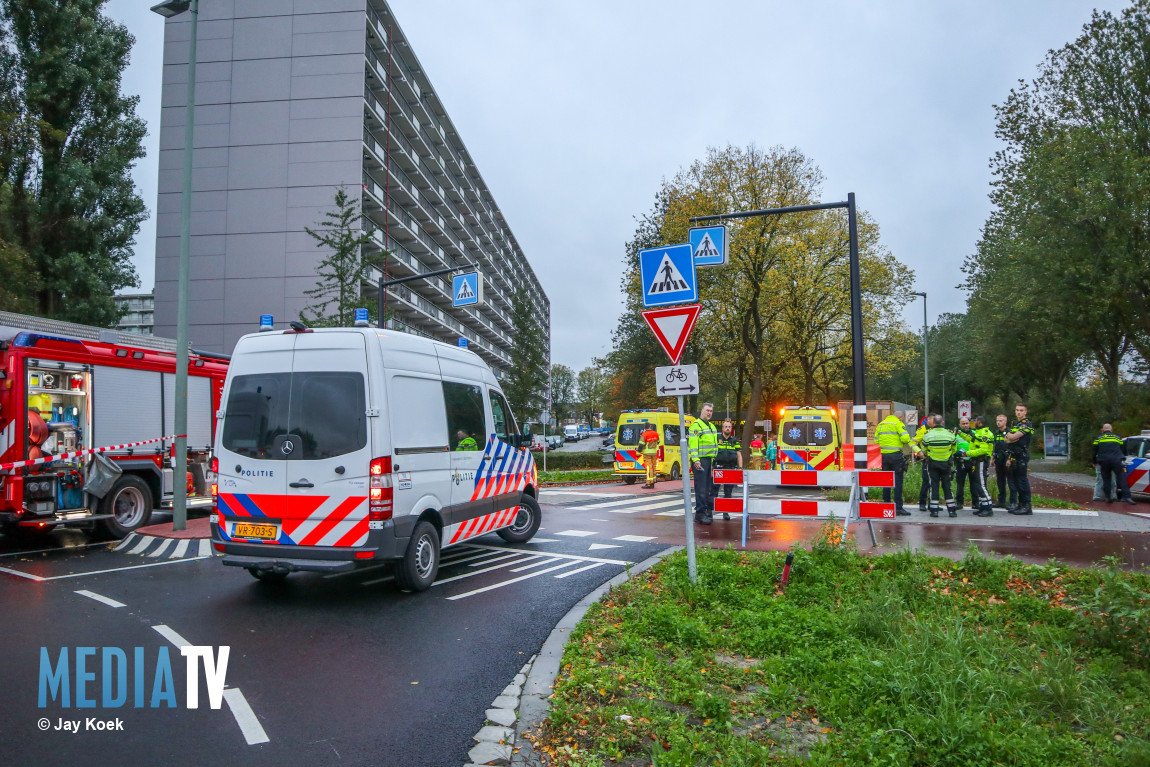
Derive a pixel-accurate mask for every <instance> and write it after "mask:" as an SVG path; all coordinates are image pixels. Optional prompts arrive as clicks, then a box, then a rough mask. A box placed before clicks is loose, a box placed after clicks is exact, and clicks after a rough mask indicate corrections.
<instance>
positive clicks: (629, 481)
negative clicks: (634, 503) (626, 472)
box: [623, 476, 639, 485]
mask: <svg viewBox="0 0 1150 767" xmlns="http://www.w3.org/2000/svg"><path fill="white" fill-rule="evenodd" d="M638 479H639V478H638V477H635V476H630V477H623V481H624V482H626V483H627V484H628V485H633V484H635V481H636V480H638Z"/></svg>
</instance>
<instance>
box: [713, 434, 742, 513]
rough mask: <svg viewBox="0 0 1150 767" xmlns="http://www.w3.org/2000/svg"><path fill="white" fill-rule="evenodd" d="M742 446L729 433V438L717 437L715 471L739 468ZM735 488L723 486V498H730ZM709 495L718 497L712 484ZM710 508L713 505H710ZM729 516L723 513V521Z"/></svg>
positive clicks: (715, 487) (729, 485)
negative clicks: (717, 446)
mask: <svg viewBox="0 0 1150 767" xmlns="http://www.w3.org/2000/svg"><path fill="white" fill-rule="evenodd" d="M742 449H743V447H742V445H740V444H739V438H738V437H736V436H735V435H734V432H732V433H731V436H729V437H724V436H723V435H722V434H720V435H719V453H718V455H716V456H715V468H716V469H737V468H739V451H740V450H742ZM734 490H735V486H734V485H732V484H724V485H723V497H724V498H730V497H731V493H732V492H734ZM711 494H712V495H713V496H714V497H715V498H718V497H719V488H718V487H717V486H715V485H714V484H712V485H711ZM711 505H712V506H713V505H714V503H712V504H711ZM730 518H731V515H730V514H729V513H728V512H725V511H724V512H723V519H730Z"/></svg>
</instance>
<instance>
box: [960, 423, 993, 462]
mask: <svg viewBox="0 0 1150 767" xmlns="http://www.w3.org/2000/svg"><path fill="white" fill-rule="evenodd" d="M954 439H955V444H956V447H957V448H958V452H960V453H966V458H967V459H968V460H976V459H978V458H982V457H983V456H986V455H990V450H989V449H988V448H987V447H986V446H984V445H983V444H982V443H981V442H979V441H978V435H977V434H976V433H975V432H974V431H963V430H962V429H959V430H958V431H956V432H955V433H954Z"/></svg>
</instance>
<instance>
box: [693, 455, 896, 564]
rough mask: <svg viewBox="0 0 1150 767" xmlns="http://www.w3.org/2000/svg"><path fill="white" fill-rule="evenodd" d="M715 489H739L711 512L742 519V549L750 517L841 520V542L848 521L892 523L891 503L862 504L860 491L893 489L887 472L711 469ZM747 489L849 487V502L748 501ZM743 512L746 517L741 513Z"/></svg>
mask: <svg viewBox="0 0 1150 767" xmlns="http://www.w3.org/2000/svg"><path fill="white" fill-rule="evenodd" d="M713 478H714V481H715V484H716V485H742V487H743V494H742V495H743V497H742V498H722V497H719V498H716V499H715V511H716V512H725V513H728V514H742V515H743V546H746V545H747V525H748V522H747V519H748V517H750V515H751V514H763V515H770V516H796V517H831V516H834V517H837V518H839V519H842V520H843V540H846V529H847V527H848V526H849V525H850V520H851V517H852V516H854V517H857V518H859V519H894V517H895V511H894V504H893V503H882V502H875V501H863V500H862V497H863V491H862V488H866V487H890V488H893V487H894V472H891V471H773V470H772V471H767V470H761V471H760V470H751V469H715V470H714V473H713ZM751 485H774V486H777V487H849V488H850V489H851V496H850V500H849V501H821V500H810V501H804V500H789V499H774V498H751V497H750V486H751ZM744 511H745V512H746V513H744Z"/></svg>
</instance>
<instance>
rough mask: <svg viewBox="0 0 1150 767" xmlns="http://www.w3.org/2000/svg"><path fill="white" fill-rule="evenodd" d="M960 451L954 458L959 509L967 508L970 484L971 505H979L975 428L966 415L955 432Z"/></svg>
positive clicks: (959, 421)
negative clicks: (971, 426) (974, 457)
mask: <svg viewBox="0 0 1150 767" xmlns="http://www.w3.org/2000/svg"><path fill="white" fill-rule="evenodd" d="M954 438H955V440H956V442H957V446H958V451H957V456H956V457H955V459H954V464H955V465H954V473H955V486H956V487H955V490H956V493H955V494H956V495H957V496H958V510H959V511H962V510H963V509H964V508H966V492H965V491H966V487H967V485H969V486H970V505H971V507H972V508H974V507H977V506H978V505H979V503H978V502H979V500H980V498H979V495H980V493H979V488H978V476H977V475H978V465H977V464H976V462H975V460H974V459H973V458H972V457H971V453H972V452H974V450H975V446H974V443H975V440H974V430H973V429H971V428H970V419H969V418H967V417H966V416H963V417H962V418H959V419H958V431H956V432H955V433H954Z"/></svg>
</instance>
